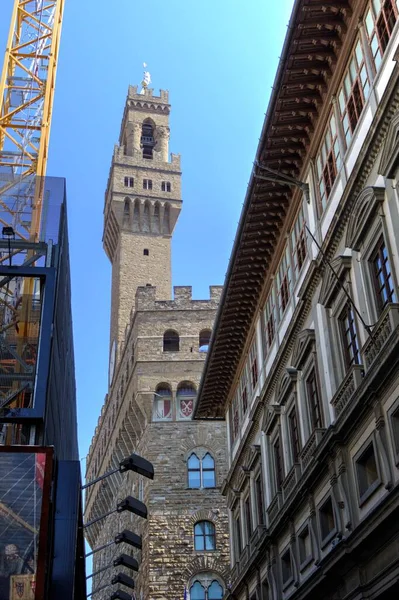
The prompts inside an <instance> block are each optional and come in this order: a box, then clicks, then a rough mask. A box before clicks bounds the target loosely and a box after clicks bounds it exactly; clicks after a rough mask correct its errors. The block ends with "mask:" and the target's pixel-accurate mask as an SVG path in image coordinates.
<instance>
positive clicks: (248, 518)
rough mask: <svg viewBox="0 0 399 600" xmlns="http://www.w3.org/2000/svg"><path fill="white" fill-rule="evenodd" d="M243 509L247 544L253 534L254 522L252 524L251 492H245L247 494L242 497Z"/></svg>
mask: <svg viewBox="0 0 399 600" xmlns="http://www.w3.org/2000/svg"><path fill="white" fill-rule="evenodd" d="M243 509H244V511H243V512H244V519H245V535H246V538H247V539H246V542H247V544H249V540H250V539H251V537H252V534H253V532H254V522H253V517H252V505H251V492H250V490H247V494H246V495H245V497H244V500H243Z"/></svg>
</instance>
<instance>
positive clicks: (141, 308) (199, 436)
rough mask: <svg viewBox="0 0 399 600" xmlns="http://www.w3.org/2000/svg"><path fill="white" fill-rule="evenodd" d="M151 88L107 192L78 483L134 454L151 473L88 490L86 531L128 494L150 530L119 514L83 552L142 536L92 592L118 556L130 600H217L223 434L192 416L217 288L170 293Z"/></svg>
mask: <svg viewBox="0 0 399 600" xmlns="http://www.w3.org/2000/svg"><path fill="white" fill-rule="evenodd" d="M148 83H149V74H148V73H145V77H144V81H143V83H142V86H143V87H142V89H141V91H140V92H139V91H138V88H137V87H135V86H130V87H129V91H128V96H127V99H126V104H125V109H124V114H123V118H122V125H121V131H120V138H119V144H118V145H117V146H116V147H115V149H114V153H113V157H112V163H111V168H110V174H109V178H108V184H107V189H106V193H105V205H104V236H103V244H104V250H105V252H106V254H107V256H108V258H109V260H110V261H111V265H112V287H111V324H110V349H109V383H108V391H107V393H106V395H105V400H104V404H103V407H102V409H101V414H100V417H99V420H98V425H97V427H96V430H95V433H94V437H93V440H92V443H91V446H90V450H89V455H88V458H87V472H86V478H87V480H88V481H89V480H92V479H94V478H95V477H98V476H100V475H101V474H103V473H105V472H106V471H108V470H110V469H112V468H114V467H117V466H118V465H119V463H120V461H121V460H122V459H123V458H124V457H126V456H129V455H130V454H131V453H132V452H135V453H137V454H140V455H142V456H144V457H145V458H147V459H148V460H149V461H151V462H152V463H153V465H154V469H155V478H154V481H149V480H147V479H144V478H143V477H141V476H139V475H137V474H133V473H125V474H123V475H121V474H119V473H116V474H115V475H112V476H111V477H109V478H108V479H106V480H104V481H103V482H99V483H97V484H95V485H94V486H92V487H91V488H88V491H87V495H86V505H85V521H86V522H88V521H90V520H92V519H95V518H96V517H97V516H100V515H103V514H105V513H107V512H109V511H112V510H114V509H115V507H116V504H117V502H118V501H120V500H121V499H123V498H125V497H126V496H128V495H132V496H135V497H136V498H139V499H140V500H142V501H143V502H144V503H145V504H146V505H147V508H148V519H147V520H144V519H140V518H138V517H136V516H133V515H131V514H129V513H125V512H123V513H116V514H113V515H110V516H109V517H108V518H105V519H101V520H100V521H98V522H97V523H95V524H93V525H91V526H90V527H88V528H87V530H86V531H87V540H88V542H89V544H90V546H91V547H92V548H97V547H99V546H102V545H105V544H107V543H108V542H109V541H112V540H113V539H114V537H115V535H116V534H117V533H118V532H120V531H122V530H123V529H129V530H131V531H134V532H135V533H137V534H139V535H141V536H142V550H141V551H140V550H136V549H132V547H131V546H127V545H126V546H125V544H123V543H122V544H120V545H118V546H116V545H115V544H110V545H108V546H107V547H106V548H104V549H103V550H102V551H99V552H95V554H94V555H93V559H94V560H93V572H96V571H100V573H99V574H98V575H96V576H94V577H93V590H95V589H97V588H101V587H102V586H105V585H106V584H107V583H110V582H111V581H112V578H113V577H114V576H115V575H116V574H117V573H120V572H123V570H124V568H125V567H115V568H114V567H113V566H112V565H113V561H114V559H115V557H117V556H118V555H120V554H121V552H125V553H127V554H131V555H132V556H134V557H135V558H137V559H138V561H139V563H140V568H139V571H138V573H137V574H136V575H135V576H134V578H135V584H136V589H135V595H136V598H137V599H140V600H142V599H143V600H144V599H145V600H147V599H148V600H150V599H151V600H152V599H161V598H166V599H168V600H176V599H177V598H179V599H180V598H181V599H183V597H184V595H186V598H187V599H189V598H191V600H202V599H203V600H218V599H221V598H222V596H223V594H224V591H225V589H226V586H227V584H228V564H229V545H228V518H227V509H226V507H225V500H224V498H223V497H222V496H221V491H220V490H221V485H222V481H223V479H224V477H225V474H226V431H225V429H226V426H225V423H224V422H223V421H210V422H209V421H207V422H201V421H195V420H193V419H192V416H193V407H194V402H195V398H196V391H197V389H198V385H199V381H200V378H201V373H202V368H203V364H204V359H205V357H206V351H207V348H208V343H209V338H210V334H211V330H212V325H213V321H214V318H215V312H216V309H217V307H218V302H219V299H220V293H221V287H219V286H214V287H211V288H210V299H208V300H193V299H192V291H191V287H174V288H173V295H172V285H171V282H172V276H171V241H172V235H173V231H174V228H175V225H176V223H177V219H178V217H179V213H180V210H181V207H182V199H181V170H180V156H179V155H176V154H171V156H170V157H169V113H170V104H169V94H168V92H167V91H163V90H161V91H160V95H159V96H155V95H154V94H153V90H152V89H150V88H148ZM110 565H111V568H109V569H104V570H102V569H103V568H104V567H108V566H110ZM125 572H126V574H128V575H129V576H131V575H132V572H131V571H130V572H129V571H125ZM119 585H120V584H119ZM120 588H121V589H122V590H123V591H125V592H129V590H128V589H127V588H124V587H123V585H120ZM116 589H117V586H116V585H110V586H109V587H106V588H104V589H103V590H101V591H99V592H97V593H96V594H95V595H94V598H95V600H99V599H100V598H109V597H110V596H111V595H112V593H113V592H114V591H115V590H116ZM130 593H131V591H130Z"/></svg>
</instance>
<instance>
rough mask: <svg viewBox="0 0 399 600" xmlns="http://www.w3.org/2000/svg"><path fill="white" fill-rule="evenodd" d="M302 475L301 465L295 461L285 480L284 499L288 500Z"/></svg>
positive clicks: (283, 486)
mask: <svg viewBox="0 0 399 600" xmlns="http://www.w3.org/2000/svg"><path fill="white" fill-rule="evenodd" d="M300 476H301V465H299V464H298V463H295V464H294V465H293V467H292V469H291V470H290V472H289V473H288V475H287V477H286V478H285V479H284V481H283V485H282V488H283V501H284V502H287V500H288V498H289V497H290V495H291V493H292V492H293V490H294V489H295V486H296V484H297V483H298V481H299V478H300Z"/></svg>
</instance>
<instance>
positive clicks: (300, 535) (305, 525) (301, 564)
mask: <svg viewBox="0 0 399 600" xmlns="http://www.w3.org/2000/svg"><path fill="white" fill-rule="evenodd" d="M305 531H307V532H308V535H309V540H310V554H308V555H307V556H305V557H303V560H302V557H301V554H302V553H301V547H303V548H304V547H305V545H304V544H303V546H301V540H302V539H303V537H304V535H303V534H304V532H305ZM296 539H297V549H298V562H299V570H300V571H301V572H302V571H304V570H305V569H306V567H307V566H308V565H309V564H310V563H311V562H313V561H314V550H313V541H312V534H311V531H310V525H309V520H306V521H305V523H303V525H302V526H301V527H300V528H299V529H298V533H297V535H296ZM302 543H303V542H302Z"/></svg>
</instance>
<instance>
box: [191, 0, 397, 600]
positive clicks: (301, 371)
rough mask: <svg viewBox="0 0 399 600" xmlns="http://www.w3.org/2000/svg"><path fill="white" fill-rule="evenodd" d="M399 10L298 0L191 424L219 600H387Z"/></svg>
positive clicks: (391, 579) (393, 466) (388, 2)
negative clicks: (224, 573)
mask: <svg viewBox="0 0 399 600" xmlns="http://www.w3.org/2000/svg"><path fill="white" fill-rule="evenodd" d="M398 44H399V12H398V3H395V2H394V1H393V0H385V2H382V1H381V2H380V1H379V0H374V1H373V2H369V1H368V0H357V1H356V2H349V1H345V0H340V1H339V2H338V1H334V0H332V1H331V2H328V3H327V2H323V1H320V2H318V1H317V0H311V1H310V0H297V1H296V2H295V3H294V8H293V13H292V17H291V21H290V24H289V27H288V33H287V37H286V41H285V44H284V49H283V53H282V57H281V60H280V64H279V69H278V72H277V75H276V79H275V83H274V86H273V93H272V97H271V100H270V105H269V109H268V111H267V114H266V119H265V123H264V126H263V130H262V134H261V138H260V142H259V147H258V150H257V155H256V160H255V168H254V171H253V173H252V176H251V181H250V184H249V187H248V192H247V197H246V200H245V204H244V208H243V213H242V217H241V220H240V223H239V230H238V233H237V236H236V242H235V247H234V249H233V254H232V259H231V261H230V265H229V271H228V274H227V279H226V285H225V288H224V291H223V294H222V298H221V310H220V312H219V313H218V318H217V321H216V322H215V325H214V333H213V341H212V346H211V349H210V352H209V353H208V356H207V360H206V364H205V367H204V373H203V378H202V382H201V384H200V389H199V397H198V403H197V408H196V416H197V417H199V418H207V417H208V418H210V419H214V418H221V417H223V416H224V417H225V418H226V421H227V425H228V469H229V470H228V475H227V477H226V480H225V482H224V486H223V492H224V493H225V494H226V496H227V500H228V507H229V522H230V533H231V538H230V539H231V546H232V547H231V551H232V563H231V566H232V574H231V577H232V581H231V589H230V594H231V597H232V598H233V599H234V600H244V599H245V600H248V599H249V600H285V599H288V598H289V599H292V600H297V599H298V600H299V599H305V598H311V599H312V600H318V599H320V600H321V599H323V600H333V599H334V600H339V599H342V600H343V599H348V600H349V599H355V598H356V599H362V598H363V599H365V598H370V599H371V598H373V599H376V598H379V599H383V600H393V599H394V598H398V597H399V551H398V550H399V460H398V457H399V304H398V293H399V287H398V286H399V260H398V256H399V233H398V232H399V196H398V191H397V181H398V176H399V144H398V132H399V65H398V62H397V60H398Z"/></svg>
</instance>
